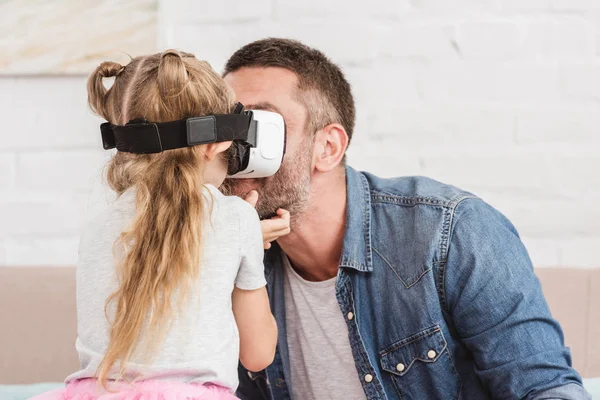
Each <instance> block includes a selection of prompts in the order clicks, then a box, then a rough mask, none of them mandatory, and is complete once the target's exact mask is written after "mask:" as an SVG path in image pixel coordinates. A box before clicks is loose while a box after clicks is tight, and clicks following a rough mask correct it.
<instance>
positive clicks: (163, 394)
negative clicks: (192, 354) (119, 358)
mask: <svg viewBox="0 0 600 400" xmlns="http://www.w3.org/2000/svg"><path fill="white" fill-rule="evenodd" d="M109 389H110V390H111V392H107V391H106V390H104V389H103V388H102V387H101V386H99V385H98V383H97V381H96V379H83V380H80V381H75V382H71V383H69V384H67V386H66V387H65V388H64V389H57V390H53V391H50V392H47V393H44V394H41V395H39V396H35V397H33V398H32V399H30V400H237V397H235V396H234V395H233V394H232V393H231V392H230V391H229V389H226V388H223V387H221V386H214V385H200V384H194V383H183V382H163V381H142V382H136V383H135V384H127V383H116V384H115V383H113V384H112V385H109Z"/></svg>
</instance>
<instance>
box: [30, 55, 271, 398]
mask: <svg viewBox="0 0 600 400" xmlns="http://www.w3.org/2000/svg"><path fill="white" fill-rule="evenodd" d="M110 77H114V83H113V85H112V87H111V88H110V89H108V90H107V89H106V88H105V86H104V84H103V79H104V78H110ZM88 100H89V103H90V106H91V108H92V109H93V111H94V112H95V113H96V114H98V115H100V116H101V117H103V118H105V119H106V120H107V121H109V122H110V123H111V124H113V125H125V124H126V123H127V122H128V121H130V120H133V119H136V118H146V119H147V120H148V121H150V122H156V123H159V122H168V121H175V120H179V119H184V118H190V117H196V116H204V115H210V114H227V113H230V112H231V110H232V108H233V106H234V101H233V96H232V93H231V91H230V90H229V89H228V87H227V86H226V85H225V83H224V81H223V80H222V79H221V78H220V77H219V75H217V74H216V73H215V72H214V71H213V70H212V69H211V67H210V66H209V65H208V64H207V63H206V62H203V61H199V60H197V59H196V58H194V57H193V56H192V55H190V54H185V53H179V52H177V51H174V50H168V51H166V52H164V53H162V54H154V55H150V56H145V57H138V58H135V59H133V60H132V61H131V62H130V63H129V64H128V65H126V66H124V67H123V66H121V65H119V64H117V63H114V62H104V63H102V64H101V65H100V66H99V67H98V68H97V69H96V70H95V71H94V72H93V73H92V75H91V76H90V78H89V80H88ZM230 144H231V142H223V143H211V144H206V145H199V146H194V147H186V148H181V149H174V150H167V151H163V152H162V153H155V154H132V153H127V152H117V153H116V155H115V156H114V157H113V158H112V159H111V160H110V162H109V164H108V170H107V178H108V183H109V185H110V187H111V188H112V189H113V190H115V191H116V193H117V194H118V198H117V200H116V202H115V203H114V204H113V205H112V206H111V207H110V208H109V209H108V210H107V211H105V212H104V213H102V214H101V215H100V216H98V217H97V218H96V219H95V220H94V221H93V222H92V223H91V225H90V226H89V228H88V229H87V230H86V232H85V233H84V235H83V237H82V240H81V246H80V252H79V261H78V266H77V314H78V338H77V344H76V347H77V351H78V353H79V358H80V362H81V370H79V371H78V372H76V373H74V374H73V375H71V376H70V377H68V378H67V384H66V388H65V389H61V390H59V391H54V392H50V393H47V394H45V395H42V396H39V397H38V399H50V398H51V399H109V398H110V399H111V400H112V399H125V398H126V399H166V400H170V399H173V400H175V399H233V398H235V397H234V395H233V393H234V391H235V389H236V387H237V385H238V380H237V366H238V359H239V360H240V361H241V363H242V364H243V365H244V366H245V367H246V368H247V369H249V370H251V371H259V370H262V369H264V368H266V367H267V366H268V365H269V364H270V363H271V362H272V360H273V356H274V353H275V346H276V340H277V328H276V324H275V320H274V318H273V316H272V314H271V310H270V308H269V302H268V299H267V292H266V289H265V284H266V282H265V278H264V271H263V263H262V259H263V242H262V235H261V229H260V223H259V219H258V216H257V214H256V211H255V210H254V209H253V208H252V206H251V205H250V204H248V203H247V202H245V201H244V200H242V199H240V198H237V197H226V196H224V195H222V194H221V193H220V192H219V191H218V190H217V189H216V188H217V187H219V186H220V185H221V183H222V182H223V180H224V179H225V177H226V173H227V160H226V157H225V154H226V150H227V149H228V148H229V146H230Z"/></svg>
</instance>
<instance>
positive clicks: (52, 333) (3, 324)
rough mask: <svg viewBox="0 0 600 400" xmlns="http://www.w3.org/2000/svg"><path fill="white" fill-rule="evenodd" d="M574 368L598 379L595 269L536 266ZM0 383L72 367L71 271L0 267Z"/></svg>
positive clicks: (39, 378)
mask: <svg viewBox="0 0 600 400" xmlns="http://www.w3.org/2000/svg"><path fill="white" fill-rule="evenodd" d="M536 271H537V274H538V276H539V277H540V280H541V281H542V287H543V289H544V293H545V294H546V297H547V299H548V304H549V305H550V309H551V310H552V314H553V315H554V317H555V318H556V319H558V320H559V321H560V322H561V324H562V326H563V329H564V332H565V342H566V344H567V346H569V347H571V351H572V354H573V363H574V365H575V368H577V370H578V371H579V372H580V373H581V374H582V375H583V376H584V377H600V340H599V339H600V311H599V310H600V269H596V270H590V269H588V270H584V269H545V268H544V269H538V270H536ZM0 305H1V307H0V384H3V383H15V384H16V383H34V382H57V381H62V380H64V378H65V377H66V376H67V375H69V374H71V373H72V372H74V371H75V370H77V368H78V361H77V354H76V352H75V338H76V329H77V328H76V311H75V269H74V268H68V267H67V268H47V267H46V268H8V267H2V268H0Z"/></svg>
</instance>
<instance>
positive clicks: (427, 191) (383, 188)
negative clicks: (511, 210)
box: [361, 172, 477, 206]
mask: <svg viewBox="0 0 600 400" xmlns="http://www.w3.org/2000/svg"><path fill="white" fill-rule="evenodd" d="M361 173H362V174H363V175H364V176H365V178H366V179H367V182H368V183H369V190H370V192H371V200H372V201H374V202H391V203H397V204H404V205H408V206H411V205H415V204H431V205H434V206H453V205H456V204H458V203H459V202H460V201H462V200H464V199H468V198H477V196H475V195H474V194H472V193H470V192H468V191H466V190H463V189H460V188H458V187H456V186H453V185H449V184H446V183H442V182H439V181H436V180H435V179H431V178H428V177H425V176H403V177H396V178H381V177H378V176H375V175H373V174H370V173H368V172H361Z"/></svg>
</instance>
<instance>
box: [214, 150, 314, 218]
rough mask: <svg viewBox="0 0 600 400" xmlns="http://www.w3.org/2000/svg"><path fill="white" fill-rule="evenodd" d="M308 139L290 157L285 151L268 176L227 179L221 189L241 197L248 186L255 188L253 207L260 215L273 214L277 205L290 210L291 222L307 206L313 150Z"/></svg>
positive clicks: (248, 188)
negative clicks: (274, 172)
mask: <svg viewBox="0 0 600 400" xmlns="http://www.w3.org/2000/svg"><path fill="white" fill-rule="evenodd" d="M310 148H312V146H308V143H304V144H303V145H302V146H300V150H299V151H298V152H297V153H296V154H294V156H293V158H289V157H288V155H286V158H285V159H284V162H283V164H282V165H281V167H280V168H279V171H277V173H276V174H275V175H273V176H270V177H268V178H259V179H226V180H225V182H224V183H223V186H221V190H222V191H223V193H225V194H228V195H235V196H240V197H242V198H244V197H246V195H247V194H248V193H249V192H250V191H251V190H256V191H257V192H258V202H257V203H256V211H257V212H258V215H259V216H260V218H261V219H266V218H271V217H273V216H275V215H276V211H277V209H279V208H283V209H285V210H287V211H289V212H290V216H291V219H292V222H293V221H295V220H296V219H297V218H298V217H299V216H300V215H301V214H302V213H303V212H305V211H306V209H307V208H308V203H309V195H310V160H311V158H312V157H311V156H312V154H311V153H312V152H310V151H308V149H310Z"/></svg>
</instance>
